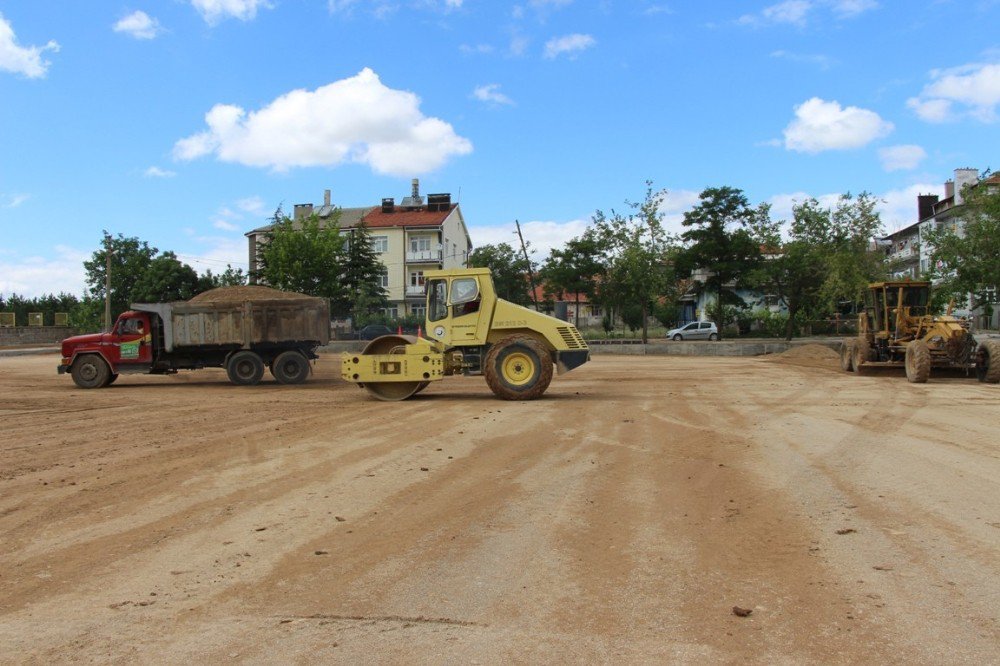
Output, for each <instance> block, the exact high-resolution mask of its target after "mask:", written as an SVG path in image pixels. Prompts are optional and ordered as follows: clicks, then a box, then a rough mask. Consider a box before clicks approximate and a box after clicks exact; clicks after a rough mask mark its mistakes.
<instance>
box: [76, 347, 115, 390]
mask: <svg viewBox="0 0 1000 666" xmlns="http://www.w3.org/2000/svg"><path fill="white" fill-rule="evenodd" d="M71 372H72V374H73V383H75V384H76V385H77V386H79V387H80V388H85V389H90V388H102V387H104V386H107V385H108V383H109V380H110V377H111V369H110V368H109V367H108V364H107V363H105V362H104V359H103V358H101V357H100V356H98V355H97V354H84V355H83V356H81V357H80V358H78V359H76V362H75V363H73V370H72V371H71Z"/></svg>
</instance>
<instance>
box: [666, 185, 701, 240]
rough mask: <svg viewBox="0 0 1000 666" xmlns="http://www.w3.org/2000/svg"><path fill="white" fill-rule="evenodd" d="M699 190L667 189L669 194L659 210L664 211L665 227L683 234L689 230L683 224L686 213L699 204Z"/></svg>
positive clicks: (674, 232)
mask: <svg viewBox="0 0 1000 666" xmlns="http://www.w3.org/2000/svg"><path fill="white" fill-rule="evenodd" d="M699 194H700V193H699V192H695V191H694V190H667V196H666V197H665V198H664V199H663V201H662V202H661V203H660V208H659V212H660V213H663V228H664V230H665V231H667V232H668V233H671V234H681V233H684V232H685V231H687V229H685V228H684V225H683V224H682V223H683V222H684V213H686V212H687V211H689V210H691V209H692V208H694V207H695V206H697V205H698V201H699V198H698V195H699Z"/></svg>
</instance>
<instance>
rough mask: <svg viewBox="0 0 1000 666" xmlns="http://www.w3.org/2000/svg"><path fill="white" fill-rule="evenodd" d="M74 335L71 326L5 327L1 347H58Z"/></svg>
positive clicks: (0, 330)
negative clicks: (65, 339)
mask: <svg viewBox="0 0 1000 666" xmlns="http://www.w3.org/2000/svg"><path fill="white" fill-rule="evenodd" d="M74 334H75V331H74V330H73V328H72V327H70V326H9V327H7V326H5V327H3V328H0V346H4V347H8V346H13V345H54V344H55V345H57V344H59V343H60V342H62V341H63V339H64V338H68V337H69V336H71V335H74Z"/></svg>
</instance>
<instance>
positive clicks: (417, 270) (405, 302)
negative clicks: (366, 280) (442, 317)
mask: <svg viewBox="0 0 1000 666" xmlns="http://www.w3.org/2000/svg"><path fill="white" fill-rule="evenodd" d="M310 215H316V217H317V218H318V219H319V221H320V224H321V225H323V224H325V223H328V222H330V223H332V221H334V220H336V222H337V223H338V224H339V225H340V228H341V229H345V230H346V229H351V228H354V227H357V226H359V225H361V224H362V223H363V224H364V225H365V226H366V227H367V228H368V231H369V233H370V234H371V242H372V246H373V247H374V249H375V251H376V252H378V254H379V257H380V259H381V260H382V264H383V265H384V266H385V273H384V274H383V277H382V280H383V282H382V286H383V287H384V288H385V289H386V292H387V293H388V297H389V304H390V305H389V307H388V308H387V311H386V314H387V315H389V316H390V317H403V316H406V315H414V316H418V317H423V316H424V314H425V312H424V310H425V302H424V273H425V271H428V270H435V269H448V268H461V267H463V266H465V265H466V263H467V262H468V259H469V255H470V254H471V253H472V239H471V238H470V237H469V230H468V228H467V227H466V225H465V218H464V217H463V216H462V210H461V208H460V207H459V205H458V203H456V202H453V201H452V200H451V195H450V194H428V195H427V196H426V197H424V196H422V195H421V194H420V182H419V181H418V180H417V179H416V178H414V179H413V186H412V191H411V193H410V196H407V197H403V199H402V200H401V201H400V202H399V203H396V200H395V199H394V198H391V197H390V198H384V199H382V202H381V204H380V205H377V206H368V207H362V208H338V207H335V206H333V205H332V204H331V203H330V190H326V191H325V193H324V197H323V205H322V206H314V205H313V204H297V205H296V206H295V211H294V216H293V221H299V220H303V219H305V218H307V217H309V216H310ZM270 229H271V227H270V226H265V227H260V228H258V229H254V230H253V231H250V232H248V233H247V234H246V237H247V241H248V250H249V259H250V274H251V275H254V274H256V268H257V254H258V245H259V243H261V242H262V241H263V239H264V237H265V236H266V234H267V232H268V231H270Z"/></svg>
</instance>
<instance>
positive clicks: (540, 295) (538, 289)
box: [534, 284, 590, 305]
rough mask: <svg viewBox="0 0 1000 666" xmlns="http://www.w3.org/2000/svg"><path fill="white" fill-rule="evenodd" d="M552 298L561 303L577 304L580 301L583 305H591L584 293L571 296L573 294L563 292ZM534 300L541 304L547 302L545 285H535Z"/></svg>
mask: <svg viewBox="0 0 1000 666" xmlns="http://www.w3.org/2000/svg"><path fill="white" fill-rule="evenodd" d="M552 296H553V300H555V301H559V302H566V303H575V302H576V301H577V299H579V301H580V304H581V305H582V304H584V303H589V302H590V299H589V298H587V295H586V294H584V293H582V292H581V293H579V294H571V293H569V292H567V291H563V292H562V293H557V294H553V295H552ZM534 300H535V302H537V303H541V302H543V301H545V300H546V299H545V285H544V284H538V285H535V298H534Z"/></svg>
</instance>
